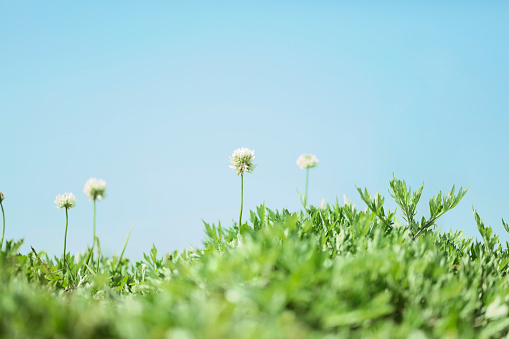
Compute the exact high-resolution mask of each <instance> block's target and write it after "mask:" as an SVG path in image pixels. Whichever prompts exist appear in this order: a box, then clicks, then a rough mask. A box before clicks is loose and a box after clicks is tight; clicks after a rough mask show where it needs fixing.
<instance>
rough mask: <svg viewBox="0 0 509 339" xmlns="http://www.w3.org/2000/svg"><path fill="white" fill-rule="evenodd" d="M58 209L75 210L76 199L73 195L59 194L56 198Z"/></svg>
mask: <svg viewBox="0 0 509 339" xmlns="http://www.w3.org/2000/svg"><path fill="white" fill-rule="evenodd" d="M55 204H56V205H57V208H64V207H65V208H73V207H74V206H76V197H75V196H74V194H72V193H64V194H58V195H57V197H56V198H55Z"/></svg>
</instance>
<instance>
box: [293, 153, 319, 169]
mask: <svg viewBox="0 0 509 339" xmlns="http://www.w3.org/2000/svg"><path fill="white" fill-rule="evenodd" d="M297 165H298V166H299V167H300V168H301V169H304V168H312V167H316V165H318V159H317V158H316V156H314V155H313V154H302V155H301V156H300V157H299V159H297Z"/></svg>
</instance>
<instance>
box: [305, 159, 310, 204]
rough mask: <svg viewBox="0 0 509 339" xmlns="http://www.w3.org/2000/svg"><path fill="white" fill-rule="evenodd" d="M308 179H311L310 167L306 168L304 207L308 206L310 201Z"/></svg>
mask: <svg viewBox="0 0 509 339" xmlns="http://www.w3.org/2000/svg"><path fill="white" fill-rule="evenodd" d="M308 181H309V167H308V168H306V192H305V193H304V208H306V206H307V201H308Z"/></svg>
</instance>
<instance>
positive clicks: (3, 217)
mask: <svg viewBox="0 0 509 339" xmlns="http://www.w3.org/2000/svg"><path fill="white" fill-rule="evenodd" d="M0 207H1V208H2V219H3V228H2V241H0V251H2V248H3V246H4V234H5V213H4V205H2V203H1V202H0Z"/></svg>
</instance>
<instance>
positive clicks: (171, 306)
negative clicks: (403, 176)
mask: <svg viewBox="0 0 509 339" xmlns="http://www.w3.org/2000/svg"><path fill="white" fill-rule="evenodd" d="M390 187H391V191H390V192H391V196H392V197H393V198H394V199H395V200H396V202H397V203H398V206H399V207H400V208H401V210H402V214H403V219H404V220H405V222H406V223H400V222H399V220H398V219H397V218H396V217H395V211H393V212H390V211H387V212H385V211H384V210H383V197H381V196H380V195H379V194H377V195H376V196H375V198H374V199H373V200H372V199H371V195H370V194H369V192H368V191H367V190H364V191H362V190H360V189H359V192H360V193H361V196H362V199H363V200H364V201H365V202H366V203H367V205H368V208H367V209H366V210H363V211H360V210H357V209H356V207H355V206H354V205H352V204H351V203H348V202H346V203H345V204H343V205H340V204H339V202H336V203H335V204H327V205H325V206H322V207H320V208H318V207H315V206H310V207H309V208H307V209H305V210H302V211H299V212H297V213H290V212H289V211H287V210H282V211H280V212H279V211H277V210H271V209H269V208H266V207H265V205H261V206H259V207H257V208H256V211H251V212H250V220H249V222H247V223H244V224H242V225H238V224H234V225H233V226H232V227H229V228H223V227H222V226H221V224H218V225H213V224H207V223H205V235H206V237H205V240H204V242H203V246H202V248H200V249H193V248H190V249H187V250H184V251H175V252H172V253H160V252H159V251H158V250H157V249H156V248H155V247H153V248H152V249H151V250H150V251H149V253H148V254H145V255H144V260H143V261H140V262H136V263H131V262H129V260H128V259H126V258H122V257H121V258H117V257H112V258H106V257H101V256H98V255H97V253H94V252H96V251H94V250H93V249H88V250H87V251H85V252H84V253H83V254H82V255H78V256H70V255H68V257H67V264H68V265H69V266H68V269H67V270H65V274H64V273H62V272H63V270H62V264H63V262H62V261H63V260H62V258H56V257H55V258H50V257H49V256H48V255H47V254H46V253H44V252H42V251H40V252H37V251H36V250H35V249H34V250H33V251H32V252H30V253H28V254H25V255H23V254H19V253H18V252H19V248H20V246H21V244H22V241H18V242H15V241H12V240H11V241H7V242H6V246H5V248H4V249H3V250H2V252H1V253H0V266H1V267H0V314H1V315H2V317H1V320H0V333H1V336H2V337H4V338H58V337H60V338H63V337H72V338H327V337H330V338H336V337H340V338H366V337H368V338H499V337H505V336H507V335H508V333H509V317H508V315H509V279H508V275H507V274H508V269H509V268H508V264H509V252H508V250H507V247H508V246H507V245H508V244H507V243H506V244H505V246H503V245H502V244H501V243H500V241H499V239H498V236H497V235H495V234H494V232H493V230H492V228H491V227H488V226H485V225H484V223H483V222H482V220H481V218H480V217H479V216H478V214H477V212H476V211H475V210H474V218H475V219H476V221H477V225H478V229H479V232H480V234H481V237H482V241H478V240H476V239H473V238H464V237H463V236H462V232H461V231H450V232H440V231H438V230H435V229H434V227H433V226H434V223H435V221H436V220H437V219H438V217H440V216H441V215H442V214H443V213H445V212H446V211H447V210H449V209H451V208H453V207H454V206H456V205H457V203H459V201H460V200H461V198H462V197H463V196H464V194H465V193H466V191H465V190H462V189H460V190H459V192H458V193H457V194H455V193H454V188H453V190H451V192H450V193H449V194H447V195H442V194H441V193H440V194H439V195H437V196H435V197H433V198H432V199H431V201H430V218H429V219H426V218H422V220H421V221H420V222H416V221H415V220H414V216H415V210H416V209H415V205H416V204H417V203H418V201H419V198H420V194H421V191H422V188H420V189H419V190H418V191H416V192H412V191H411V189H410V188H408V189H407V187H406V184H405V183H404V181H400V180H398V179H396V178H395V177H394V179H393V181H391V186H390ZM502 223H503V226H504V228H505V229H506V230H507V231H508V232H509V227H508V225H507V224H506V223H505V222H503V221H502Z"/></svg>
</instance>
